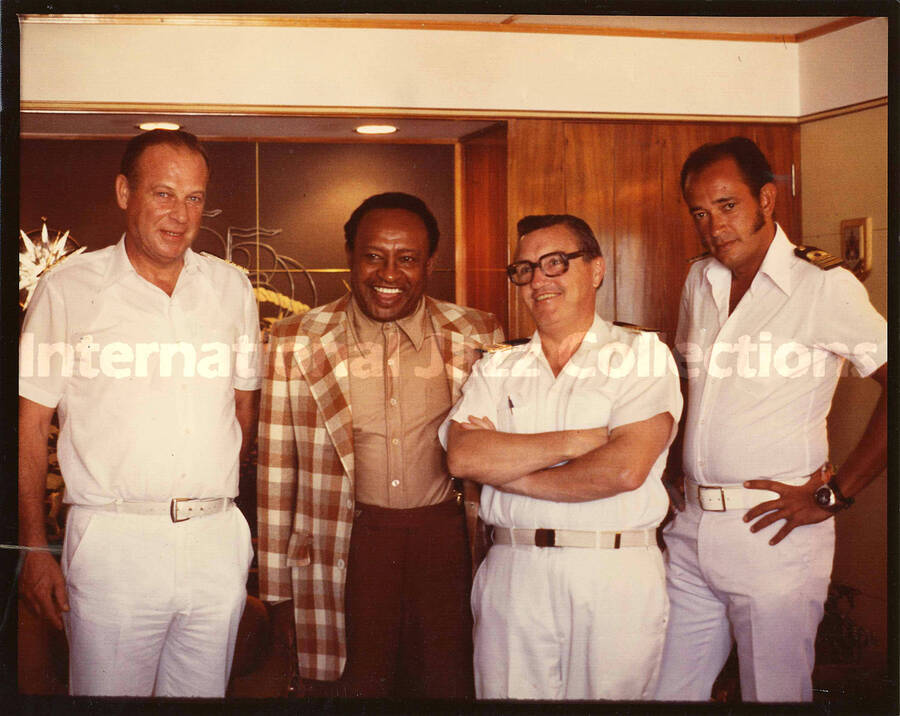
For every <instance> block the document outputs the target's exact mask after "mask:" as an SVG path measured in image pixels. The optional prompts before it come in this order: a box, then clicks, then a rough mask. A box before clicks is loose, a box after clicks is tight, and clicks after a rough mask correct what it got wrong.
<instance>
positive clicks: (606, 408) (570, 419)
mask: <svg viewBox="0 0 900 716" xmlns="http://www.w3.org/2000/svg"><path fill="white" fill-rule="evenodd" d="M611 412H612V400H611V399H610V397H609V396H608V395H607V393H606V391H603V390H599V389H597V388H590V389H578V388H577V387H576V389H575V391H574V392H573V393H572V394H571V395H570V396H569V399H568V401H566V406H565V409H564V411H563V415H562V416H561V417H562V427H561V428H560V429H562V430H588V429H590V428H602V427H604V426H606V425H609V419H610V414H611Z"/></svg>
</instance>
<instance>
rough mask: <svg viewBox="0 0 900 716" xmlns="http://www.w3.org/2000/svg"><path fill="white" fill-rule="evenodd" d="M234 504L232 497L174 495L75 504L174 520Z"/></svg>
mask: <svg viewBox="0 0 900 716" xmlns="http://www.w3.org/2000/svg"><path fill="white" fill-rule="evenodd" d="M233 504H234V499H233V498H231V497H196V498H195V497H173V498H172V499H171V500H170V501H169V502H131V501H127V500H117V501H116V502H108V503H106V504H105V505H73V506H74V507H84V508H85V509H88V510H99V511H101V512H123V513H126V514H130V515H169V517H170V518H171V519H172V522H184V521H185V520H189V519H191V518H192V517H203V516H205V515H214V514H216V513H217V512H223V511H225V510H227V509H228V508H229V507H231V506H232V505H233Z"/></svg>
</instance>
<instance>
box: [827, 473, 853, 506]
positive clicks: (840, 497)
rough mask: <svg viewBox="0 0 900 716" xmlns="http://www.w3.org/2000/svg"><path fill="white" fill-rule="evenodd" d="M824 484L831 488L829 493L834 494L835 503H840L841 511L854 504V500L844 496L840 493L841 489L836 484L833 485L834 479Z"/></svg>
mask: <svg viewBox="0 0 900 716" xmlns="http://www.w3.org/2000/svg"><path fill="white" fill-rule="evenodd" d="M826 484H827V485H828V487H830V488H831V491H832V492H833V493H834V496H835V497H836V498H837V501H838V502H840V503H841V508H842V509H847V508H848V507H850V505H852V504H853V503H854V502H856V500H854V499H853V498H852V497H845V496H844V493H843V492H841V488H839V487H838V486H837V483H835V481H834V478H832V479H830V480H829V481H828V482H827V483H826Z"/></svg>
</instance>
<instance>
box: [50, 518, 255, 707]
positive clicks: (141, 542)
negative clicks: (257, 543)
mask: <svg viewBox="0 0 900 716" xmlns="http://www.w3.org/2000/svg"><path fill="white" fill-rule="evenodd" d="M251 557H252V546H251V544H250V530H249V527H248V525H247V521H246V520H245V519H244V516H243V515H242V514H241V512H240V510H238V509H237V508H231V509H228V510H226V511H224V512H220V513H218V514H215V515H210V516H207V517H200V518H195V519H191V520H188V521H186V522H179V523H173V522H172V521H171V520H170V519H169V517H168V516H162V515H152V516H151V515H131V514H116V513H111V512H98V511H96V510H90V509H86V508H81V507H72V508H71V509H70V510H69V515H68V518H67V523H66V539H65V545H64V546H63V555H62V568H63V573H64V574H65V575H66V588H67V591H68V597H69V607H70V611H69V612H68V613H67V614H66V615H65V623H66V635H67V637H68V640H69V693H71V694H72V695H92V696H179V697H191V696H197V697H201V696H202V697H222V696H224V695H225V687H226V685H227V683H228V677H229V673H230V671H231V659H232V656H233V654H234V644H235V638H236V636H237V629H238V623H239V622H240V618H241V614H242V612H243V609H244V605H245V603H246V594H247V593H246V581H247V569H248V567H249V565H250V559H251Z"/></svg>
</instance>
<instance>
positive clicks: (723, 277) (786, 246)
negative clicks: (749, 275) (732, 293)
mask: <svg viewBox="0 0 900 716" xmlns="http://www.w3.org/2000/svg"><path fill="white" fill-rule="evenodd" d="M793 256H794V245H793V244H792V243H791V242H790V239H788V237H787V234H785V233H784V230H783V229H782V228H781V226H780V225H779V224H778V223H777V222H776V224H775V236H774V238H773V239H772V243H770V244H769V248H768V249H767V250H766V255H765V256H764V257H763V261H762V263H761V264H760V266H759V270H758V271H757V272H756V276H754V277H753V281H752V282H751V285H750V286H751V287H750V290H751V291H752V290H753V284H755V283H756V281H757V278H758V277H759V276H760V274H762V275H765V276H768V278H769V279H770V280H771V281H772V283H774V284H775V285H776V286H778V288H780V289H781V290H782V291H783V292H784V293H785V294H787V295H788V296H790V295H791V265H792V263H793ZM703 275H704V277H705V278H706V280H707V281H708V282H709V283H710V285H712V286H713V287H716V286H719V285H726V284H727V285H728V286H729V287H730V286H731V271H730V270H729V269H728V267H726V266H725V265H724V264H722V263H720V262H718V261H716V260H715V259H713V260H712V261H710V262H709V263H708V264H707V266H706V268H705V269H704V272H703Z"/></svg>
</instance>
